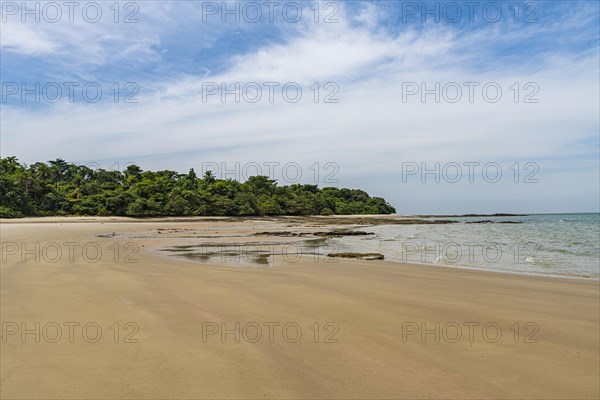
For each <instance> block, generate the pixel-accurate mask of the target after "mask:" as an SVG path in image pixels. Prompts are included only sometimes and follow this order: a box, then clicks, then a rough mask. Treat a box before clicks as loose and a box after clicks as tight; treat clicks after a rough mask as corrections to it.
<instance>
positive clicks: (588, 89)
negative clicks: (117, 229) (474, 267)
mask: <svg viewBox="0 0 600 400" xmlns="http://www.w3.org/2000/svg"><path fill="white" fill-rule="evenodd" d="M599 4H600V3H599V2H596V1H582V2H579V1H568V2H567V1H564V2H563V1H525V2H523V1H514V2H513V1H510V2H492V1H477V2H466V1H456V2H415V1H338V2H333V1H323V2H314V1H308V2H304V1H271V2H270V1H250V2H235V1H216V2H207V1H203V2H201V1H168V2H167V1H162V2H159V1H130V2H127V1H123V2H114V1H97V2H88V1H77V2H74V3H69V2H63V1H57V2H25V3H23V2H21V1H18V2H12V1H2V2H1V11H2V21H1V25H0V26H1V31H0V55H1V65H0V70H1V74H2V76H1V77H0V80H1V83H2V86H1V103H0V106H1V111H0V129H1V137H0V145H1V146H0V155H1V156H2V157H7V156H17V157H18V159H19V160H20V161H21V162H24V163H28V164H29V163H34V162H37V161H47V160H54V159H56V158H62V159H65V160H67V161H69V162H74V163H80V164H87V165H88V166H90V167H92V168H104V169H115V168H118V169H123V168H124V167H125V166H126V165H127V164H128V163H134V164H137V165H139V166H140V167H141V168H142V169H152V170H156V169H170V170H176V171H180V172H187V171H188V170H189V169H190V168H194V169H195V170H196V171H197V172H203V171H205V170H207V169H211V170H213V171H214V172H215V175H216V176H217V177H220V178H234V179H238V180H244V179H245V178H247V177H248V176H250V175H255V174H262V175H269V176H271V177H272V178H274V179H277V181H278V184H280V185H286V184H293V183H310V184H318V185H319V186H322V187H323V186H338V187H350V188H360V189H363V190H365V191H367V192H368V193H369V194H370V195H372V196H378V197H384V198H385V199H386V200H388V201H389V202H390V203H391V204H392V205H393V206H395V207H396V210H397V212H398V213H402V214H415V213H416V214H454V213H494V212H516V213H534V212H539V213H543V212H598V211H599V208H600V183H599V182H600V153H599V148H600V141H599V137H600V116H599V110H600V104H599V99H600V78H599V76H600V50H599V49H600V47H599V40H600V38H599V34H600V33H599V32H600V27H599V23H600V5H599Z"/></svg>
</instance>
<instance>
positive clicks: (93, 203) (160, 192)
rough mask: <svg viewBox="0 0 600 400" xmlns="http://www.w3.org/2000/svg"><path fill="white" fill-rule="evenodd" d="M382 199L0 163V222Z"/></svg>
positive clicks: (379, 204)
mask: <svg viewBox="0 0 600 400" xmlns="http://www.w3.org/2000/svg"><path fill="white" fill-rule="evenodd" d="M394 212H395V210H394V208H393V207H392V206H391V205H389V204H388V203H387V202H386V201H385V200H384V199H382V198H379V197H370V196H369V195H368V194H367V193H366V192H364V191H362V190H358V189H340V188H335V187H325V188H322V189H320V188H319V187H318V186H317V185H303V184H294V185H290V186H278V185H277V182H276V181H274V180H271V179H269V178H268V177H266V176H252V177H250V178H249V179H248V180H247V181H245V182H243V183H240V182H238V181H236V180H232V179H227V180H223V179H217V178H216V177H215V176H214V175H213V174H212V173H211V172H210V171H207V172H206V173H205V174H204V176H203V177H202V178H199V177H198V176H197V175H196V173H195V171H194V170H193V169H191V170H190V171H189V173H187V174H180V173H178V172H176V171H168V170H167V171H156V172H154V171H143V170H142V169H141V168H139V167H138V166H136V165H129V166H127V168H126V169H125V170H123V171H111V170H104V169H96V170H94V169H91V168H89V167H87V166H84V165H76V164H70V163H67V162H65V161H64V160H61V159H57V160H54V161H48V163H43V162H36V163H35V164H31V165H29V166H27V165H24V164H21V163H19V161H18V160H17V158H16V157H6V158H0V217H3V218H14V217H25V216H55V215H104V216H106V215H111V216H112V215H119V216H130V217H150V216H152V217H158V216H194V215H207V216H259V215H333V214H390V213H394Z"/></svg>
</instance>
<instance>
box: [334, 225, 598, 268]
mask: <svg viewBox="0 0 600 400" xmlns="http://www.w3.org/2000/svg"><path fill="white" fill-rule="evenodd" d="M437 219H442V218H437ZM443 219H450V220H455V221H457V222H458V223H455V224H446V225H381V226H376V227H370V228H369V229H365V230H368V231H370V232H374V233H375V235H374V236H367V237H351V236H350V237H341V238H332V239H331V242H330V243H331V244H333V245H335V246H336V247H337V248H338V249H339V251H358V252H379V253H382V254H384V255H385V258H386V259H387V260H393V261H401V262H410V263H424V264H441V265H449V266H461V267H472V268H478V269H489V270H497V271H507V272H517V273H526V274H544V275H561V276H582V277H592V278H596V279H598V277H599V276H600V214H595V213H594V214H534V215H529V216H517V217H471V218H467V217H464V218H443ZM485 220H491V221H493V223H475V224H473V223H467V222H474V221H485ZM506 221H513V222H520V223H518V224H512V223H499V222H506ZM363 229H364V228H363Z"/></svg>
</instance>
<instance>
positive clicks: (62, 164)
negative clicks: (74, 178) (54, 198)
mask: <svg viewBox="0 0 600 400" xmlns="http://www.w3.org/2000/svg"><path fill="white" fill-rule="evenodd" d="M48 163H50V165H51V166H52V167H51V170H52V173H53V175H54V178H55V179H56V191H57V192H58V191H60V181H61V178H62V176H63V174H64V173H65V171H66V170H67V169H68V168H69V164H68V163H67V162H66V161H65V160H63V159H62V158H57V159H56V160H54V161H48Z"/></svg>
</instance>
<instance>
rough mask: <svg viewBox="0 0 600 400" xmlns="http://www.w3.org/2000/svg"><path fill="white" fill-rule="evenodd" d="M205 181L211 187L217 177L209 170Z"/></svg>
mask: <svg viewBox="0 0 600 400" xmlns="http://www.w3.org/2000/svg"><path fill="white" fill-rule="evenodd" d="M204 181H205V182H206V183H208V184H209V185H210V184H212V183H214V182H215V175H214V174H213V172H212V171H211V170H208V171H206V172H205V173H204Z"/></svg>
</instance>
